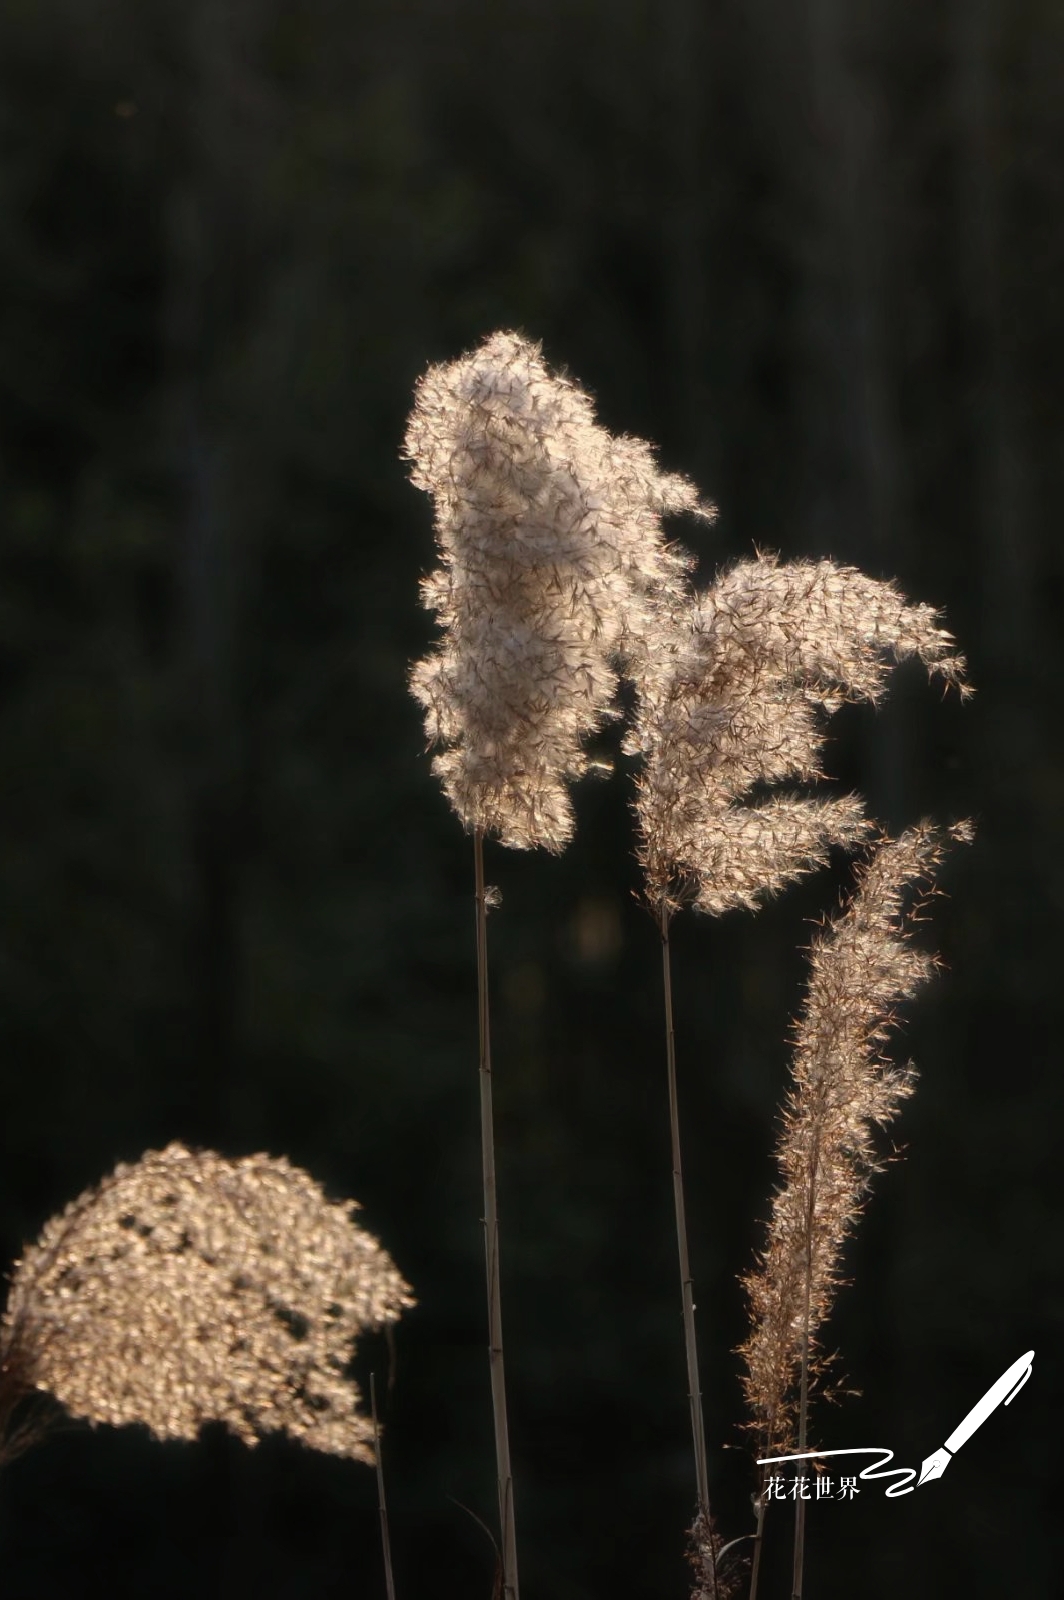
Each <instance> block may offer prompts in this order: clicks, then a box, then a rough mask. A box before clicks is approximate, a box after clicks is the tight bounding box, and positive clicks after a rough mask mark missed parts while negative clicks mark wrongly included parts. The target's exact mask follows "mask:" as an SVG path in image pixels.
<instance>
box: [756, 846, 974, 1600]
mask: <svg viewBox="0 0 1064 1600" xmlns="http://www.w3.org/2000/svg"><path fill="white" fill-rule="evenodd" d="M949 837H950V838H952V839H954V840H957V841H961V840H967V839H970V838H971V828H970V825H969V824H967V823H961V824H958V825H957V826H956V827H954V828H952V829H951V830H950V832H949ZM943 848H944V839H943V836H942V835H941V834H940V833H938V832H937V831H936V830H935V829H933V828H932V827H931V826H930V825H928V824H927V823H923V824H921V825H920V826H919V827H916V828H912V829H910V830H909V831H908V832H907V833H903V834H902V835H901V836H900V838H898V839H894V840H890V839H887V840H884V841H882V842H881V843H880V845H879V846H878V848H877V849H876V850H875V851H874V852H873V853H872V854H871V856H870V857H869V858H868V860H867V861H866V862H865V863H864V864H863V865H862V866H861V867H860V869H859V871H858V883H857V889H856V891H855V893H854V894H853V896H852V898H851V900H850V902H849V904H848V906H847V907H846V909H845V910H844V911H843V912H842V913H841V914H840V915H839V916H837V917H836V918H835V919H834V921H832V922H831V923H830V924H829V926H828V928H827V929H826V931H825V932H824V933H822V934H821V935H819V936H818V937H817V938H816V939H814V941H813V945H812V950H811V957H810V974H809V982H808V987H807V994H806V1003H805V1009H804V1011H803V1013H802V1016H801V1018H800V1020H799V1022H798V1025H797V1027H796V1030H795V1039H794V1060H793V1067H792V1081H791V1087H790V1092H789V1094H788V1097H787V1101H786V1105H785V1108H784V1113H783V1126H782V1130H781V1133H780V1137H779V1142H778V1145H777V1160H778V1164H779V1169H780V1177H781V1182H780V1187H779V1189H778V1190H777V1192H776V1195H775V1197H774V1199H773V1203H772V1215H771V1220H770V1223H769V1229H768V1242H767V1244H766V1247H765V1250H764V1252H763V1254H762V1255H761V1257H760V1260H759V1262H758V1264H757V1267H756V1268H755V1270H754V1271H753V1272H752V1273H750V1274H749V1275H748V1276H747V1277H746V1278H745V1279H744V1280H743V1281H744V1287H745V1288H746V1291H747V1295H748V1297H749V1301H750V1315H751V1325H752V1326H751V1332H750V1335H749V1337H748V1338H747V1340H746V1342H745V1343H744V1344H743V1345H742V1346H741V1348H740V1354H741V1355H742V1356H743V1358H744V1361H745V1365H746V1373H745V1376H744V1379H743V1387H744V1390H745V1394H746V1400H747V1404H748V1406H749V1409H750V1412H751V1416H752V1419H753V1420H752V1424H751V1425H752V1426H753V1427H754V1428H756V1430H757V1432H758V1433H759V1435H760V1437H761V1441H762V1449H761V1454H763V1455H770V1454H773V1453H775V1452H776V1451H778V1450H780V1449H787V1448H790V1446H791V1444H792V1443H793V1446H794V1448H795V1450H796V1451H797V1452H798V1453H801V1452H804V1451H806V1450H807V1448H808V1422H809V1404H810V1398H811V1393H812V1384H813V1382H814V1379H815V1377H816V1374H817V1365H818V1363H817V1354H818V1352H817V1334H818V1331H819V1329H820V1327H821V1326H822V1324H823V1322H824V1320H825V1318H826V1317H827V1315H828V1312H829V1310H830V1307H831V1304H832V1301H833V1299H834V1296H835V1291H836V1289H837V1288H838V1285H839V1262H840V1258H841V1253H842V1247H843V1244H844V1243H845V1240H846V1238H847V1237H848V1235H849V1234H850V1232H851V1231H852V1229H853V1227H854V1225H855V1223H856V1221H857V1219H858V1217H859V1216H860V1214H861V1211H862V1209H863V1204H864V1200H865V1196H866V1193H867V1190H868V1186H869V1182H870V1179H871V1177H872V1175H873V1173H875V1172H876V1171H878V1170H879V1169H880V1167H881V1165H882V1162H881V1160H880V1158H879V1156H878V1154H877V1151H876V1141H875V1135H874V1130H875V1129H876V1128H882V1127H885V1126H886V1124H887V1123H889V1122H890V1121H891V1120H892V1119H893V1118H894V1117H895V1116H896V1115H897V1112H898V1109H899V1107H900V1105H901V1103H902V1101H903V1100H905V1099H906V1098H907V1096H908V1095H910V1094H911V1093H912V1090H913V1084H914V1080H915V1073H914V1070H913V1068H912V1066H911V1064H910V1065H908V1066H904V1067H896V1066H893V1065H892V1064H891V1063H890V1061H889V1059H888V1058H887V1056H886V1054H885V1045H886V1043H887V1041H888V1039H889V1037H890V1035H891V1032H892V1030H893V1028H894V1027H895V1026H896V1009H897V1007H898V1005H899V1004H900V1003H901V1002H902V1001H903V1000H907V999H910V998H911V997H912V995H913V994H915V992H916V990H917V989H918V988H919V987H920V985H921V984H922V983H923V982H925V980H926V979H927V978H928V977H929V976H930V974H931V972H932V971H933V970H934V968H935V965H936V961H935V958H934V957H933V956H930V955H927V954H925V953H923V952H922V951H919V950H916V949H914V947H913V946H912V944H911V943H910V933H911V928H912V924H913V923H914V922H915V921H917V920H919V917H920V912H921V909H922V907H923V905H924V903H925V901H926V898H927V891H928V888H929V885H930V879H931V875H932V874H933V872H934V870H935V868H936V867H937V865H938V863H939V861H940V860H941V857H942V853H943ZM921 890H923V893H921V892H920V891H921ZM907 902H908V903H907ZM795 1423H797V1433H796V1435H795V1434H794V1428H795ZM802 1470H803V1472H804V1470H805V1463H804V1462H803V1463H802ZM764 1512H765V1502H764V1499H763V1498H762V1500H761V1503H760V1507H759V1512H758V1542H757V1553H756V1555H755V1560H754V1571H753V1578H752V1583H751V1596H754V1595H756V1592H757V1578H758V1565H759V1557H760V1550H761V1538H760V1536H761V1530H762V1527H763V1524H764ZM804 1553H805V1501H804V1499H799V1500H798V1501H797V1503H796V1516H795V1535H794V1576H793V1583H792V1589H791V1593H792V1600H801V1595H802V1573H803V1562H804Z"/></svg>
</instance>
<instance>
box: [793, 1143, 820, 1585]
mask: <svg viewBox="0 0 1064 1600" xmlns="http://www.w3.org/2000/svg"><path fill="white" fill-rule="evenodd" d="M819 1158H820V1145H819V1141H818V1142H817V1143H816V1144H814V1146H813V1157H812V1166H811V1167H810V1171H809V1199H808V1202H807V1204H806V1210H805V1297H804V1305H803V1310H802V1377H801V1392H800V1398H799V1402H798V1449H799V1451H804V1450H806V1449H807V1448H808V1444H807V1440H808V1438H809V1319H810V1315H811V1308H812V1290H813V1224H814V1222H815V1220H816V1180H817V1168H818V1165H819ZM807 1468H808V1463H807V1462H805V1461H800V1462H799V1463H798V1471H799V1476H800V1477H801V1478H802V1479H803V1480H804V1479H805V1477H806V1476H807ZM804 1566H805V1500H804V1498H803V1496H802V1495H801V1492H800V1491H799V1496H798V1500H797V1502H796V1504H795V1509H794V1571H793V1575H792V1578H791V1600H802V1575H803V1570H804Z"/></svg>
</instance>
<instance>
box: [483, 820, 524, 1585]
mask: <svg viewBox="0 0 1064 1600" xmlns="http://www.w3.org/2000/svg"><path fill="white" fill-rule="evenodd" d="M473 860H474V866H475V875H476V907H477V1013H478V1017H479V1021H480V1148H481V1160H482V1164H483V1171H484V1253H485V1264H486V1268H487V1280H488V1359H489V1364H490V1368H491V1404H492V1410H493V1412H494V1416H495V1465H496V1473H497V1477H498V1486H499V1526H500V1529H501V1534H502V1571H503V1600H518V1587H517V1539H516V1536H515V1532H514V1482H513V1473H512V1471H511V1468H510V1430H509V1425H508V1422H507V1417H506V1375H505V1367H504V1363H503V1342H502V1300H501V1297H500V1294H499V1214H498V1209H497V1205H496V1194H495V1123H494V1114H493V1111H492V1092H491V1091H492V1080H491V1026H490V1018H491V1014H490V1009H489V1004H488V904H487V893H486V890H485V887H484V831H483V829H482V828H477V829H476V830H475V831H474V834H473Z"/></svg>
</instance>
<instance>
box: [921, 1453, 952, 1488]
mask: <svg viewBox="0 0 1064 1600" xmlns="http://www.w3.org/2000/svg"><path fill="white" fill-rule="evenodd" d="M952 1460H953V1457H952V1456H951V1454H950V1452H949V1451H948V1450H947V1449H946V1447H945V1445H943V1446H942V1449H941V1450H936V1451H935V1453H934V1455H930V1456H928V1457H927V1460H926V1461H925V1462H924V1464H923V1466H922V1467H921V1468H920V1476H919V1477H918V1478H917V1480H916V1487H917V1488H918V1489H919V1487H920V1485H921V1484H922V1483H934V1481H935V1479H936V1478H941V1476H942V1474H943V1473H944V1472H945V1470H946V1468H947V1467H948V1466H949V1464H950V1462H951V1461H952Z"/></svg>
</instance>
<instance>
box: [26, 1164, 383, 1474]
mask: <svg viewBox="0 0 1064 1600" xmlns="http://www.w3.org/2000/svg"><path fill="white" fill-rule="evenodd" d="M355 1209H356V1207H355V1205H354V1202H353V1201H343V1202H330V1201H328V1200H326V1198H325V1196H324V1194H323V1192H322V1190H321V1188H320V1187H319V1185H318V1184H317V1183H315V1182H314V1180H313V1179H312V1178H311V1177H310V1176H309V1175H308V1174H307V1173H305V1172H303V1171H301V1170H300V1169H299V1168H298V1167H293V1166H291V1165H290V1164H289V1163H288V1162H287V1161H286V1160H285V1159H284V1158H283V1157H279V1158H274V1157H271V1156H265V1155H254V1156H246V1157H244V1158H243V1159H241V1160H238V1161H226V1160H224V1159H223V1158H222V1157H221V1156H219V1155H215V1154H214V1153H213V1152H212V1151H209V1150H203V1151H193V1150H188V1149H186V1148H185V1147H184V1146H183V1145H180V1144H171V1145H168V1146H167V1148H166V1149H165V1150H162V1151H149V1152H148V1153H147V1154H146V1155H144V1156H142V1157H141V1159H140V1160H139V1161H137V1162H135V1163H134V1164H132V1165H121V1166H119V1167H117V1168H116V1169H115V1171H114V1172H113V1173H112V1174H111V1176H110V1177H108V1178H105V1179H104V1180H103V1182H102V1183H100V1184H99V1185H98V1186H97V1187H96V1188H94V1189H90V1190H88V1191H87V1192H86V1193H85V1194H83V1195H82V1196H81V1197H80V1198H79V1199H77V1200H75V1201H73V1202H72V1204H70V1205H68V1206H67V1207H66V1209H65V1211H63V1212H62V1213H61V1214H60V1215H59V1216H56V1217H53V1218H52V1220H51V1221H50V1222H48V1223H47V1224H46V1226H45V1228H44V1231H43V1233H42V1234H41V1236H40V1238H39V1239H38V1241H37V1243H36V1244H34V1245H31V1246H30V1247H29V1248H28V1249H27V1250H26V1252H25V1254H24V1255H23V1257H22V1260H21V1261H20V1262H19V1263H18V1265H17V1266H16V1268H15V1271H14V1274H13V1276H12V1279H11V1289H10V1293H9V1295H8V1301H7V1307H6V1310H5V1312H4V1316H3V1322H2V1329H0V1356H2V1364H3V1369H4V1370H3V1387H4V1389H5V1391H9V1393H8V1409H9V1411H10V1404H11V1402H13V1401H16V1400H17V1399H18V1397H19V1395H29V1394H31V1393H32V1391H45V1392H46V1393H47V1394H50V1395H52V1396H53V1397H54V1398H55V1399H56V1400H58V1401H59V1402H60V1403H61V1404H62V1405H63V1406H64V1407H65V1408H66V1410H67V1411H68V1412H69V1413H70V1414H71V1415H72V1416H74V1417H83V1418H87V1419H88V1421H90V1422H92V1423H94V1424H95V1423H100V1422H106V1423H110V1424H112V1425H115V1426H119V1425H122V1424H125V1423H133V1422H139V1423H142V1424H143V1425H144V1426H145V1427H147V1428H149V1429H150V1431H151V1432H152V1433H153V1434H154V1435H155V1436H156V1438H159V1439H194V1438H195V1437H196V1436H197V1434H198V1433H199V1430H200V1429H201V1428H202V1427H203V1425H204V1424H205V1423H208V1422H224V1423H225V1424H226V1426H227V1427H228V1428H229V1429H230V1430H231V1431H232V1432H233V1433H235V1434H237V1435H238V1436H239V1437H240V1438H241V1439H243V1440H244V1442H245V1443H246V1444H249V1445H253V1444H255V1443H256V1442H257V1440H258V1439H260V1438H261V1437H262V1436H263V1435H264V1434H266V1433H272V1432H275V1431H278V1430H279V1431H282V1432H284V1433H287V1434H288V1435H289V1436H290V1437H292V1438H294V1439H299V1440H301V1441H302V1442H303V1443H304V1444H307V1445H310V1446H311V1447H313V1448H314V1449H316V1450H323V1451H326V1452H327V1453H329V1454H330V1455H337V1456H346V1457H349V1458H351V1459H353V1460H357V1461H366V1462H372V1461H373V1459H374V1453H373V1439H374V1430H373V1424H372V1422H371V1421H370V1420H369V1419H368V1418H366V1417H364V1416H363V1415H362V1413H361V1411H360V1410H359V1402H360V1398H361V1397H360V1395H359V1391H358V1388H357V1386H356V1385H355V1383H354V1382H353V1381H352V1379H351V1378H350V1377H349V1376H348V1374H347V1367H348V1363H349V1361H350V1359H351V1355H352V1352H353V1349H354V1344H355V1340H356V1338H357V1336H358V1335H359V1334H360V1333H361V1332H362V1331H363V1330H365V1329H369V1328H376V1327H380V1326H382V1325H383V1324H386V1323H390V1322H394V1321H395V1320H396V1319H397V1318H398V1316H399V1314H400V1312H401V1311H402V1310H403V1308H404V1307H406V1306H411V1305H413V1304H414V1300H413V1298H412V1296H411V1293H410V1290H409V1286H408V1285H407V1284H406V1283H405V1282H404V1281H403V1279H402V1277H401V1276H400V1275H399V1273H398V1272H397V1271H396V1269H395V1266H394V1265H393V1263H392V1261H391V1260H390V1259H389V1257H388V1255H387V1254H386V1253H385V1251H384V1250H383V1249H382V1248H381V1246H380V1245H379V1244H378V1242H377V1240H376V1239H374V1238H373V1237H372V1235H371V1234H368V1233H366V1232H365V1231H364V1230H363V1229H362V1228H360V1227H358V1226H357V1225H356V1224H355V1222H354V1221H353V1220H352V1213H353V1211H354V1210H355Z"/></svg>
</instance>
